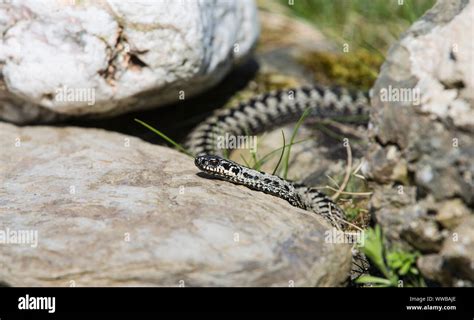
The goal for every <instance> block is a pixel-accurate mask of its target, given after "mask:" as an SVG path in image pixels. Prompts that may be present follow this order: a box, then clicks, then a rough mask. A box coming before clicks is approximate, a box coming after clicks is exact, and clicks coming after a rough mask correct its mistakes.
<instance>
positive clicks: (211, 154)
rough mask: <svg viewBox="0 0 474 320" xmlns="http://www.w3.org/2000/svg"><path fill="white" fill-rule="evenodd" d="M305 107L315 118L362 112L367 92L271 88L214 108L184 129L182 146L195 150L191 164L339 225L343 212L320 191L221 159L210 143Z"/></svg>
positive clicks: (254, 130)
mask: <svg viewBox="0 0 474 320" xmlns="http://www.w3.org/2000/svg"><path fill="white" fill-rule="evenodd" d="M307 109H310V115H309V116H310V117H317V118H328V117H335V116H345V115H350V116H352V115H361V116H368V114H369V97H368V95H367V94H366V93H363V92H359V91H350V90H347V89H345V88H340V87H331V88H329V87H321V86H314V87H302V88H298V89H289V90H280V91H274V92H271V93H267V94H264V95H260V96H257V97H255V98H253V99H251V100H250V101H248V102H244V103H240V104H239V105H236V106H234V107H232V108H229V109H222V110H218V111H217V112H216V113H215V114H214V115H212V116H211V117H209V118H208V119H206V120H205V121H204V122H203V123H201V124H200V125H199V126H198V127H196V128H195V129H194V130H193V131H192V132H191V133H190V135H189V137H188V139H187V143H186V147H187V148H188V150H190V151H191V152H193V153H194V154H195V155H196V159H195V164H196V166H197V167H198V168H199V169H200V170H202V171H204V172H205V173H207V174H209V175H211V176H213V177H215V178H218V179H221V180H225V181H229V182H232V183H235V184H241V185H245V186H247V187H249V188H251V189H254V190H258V191H262V192H265V193H268V194H271V195H274V196H277V197H280V198H282V199H285V200H287V201H288V202H289V203H290V204H291V205H293V206H295V207H299V208H302V209H305V210H309V211H312V212H314V213H316V214H318V215H321V216H322V217H324V218H325V219H326V220H327V221H328V222H330V223H331V225H332V226H334V227H336V228H338V229H344V228H345V225H344V223H343V221H344V216H345V214H344V212H343V211H342V210H341V209H340V208H339V207H338V206H337V205H336V204H335V203H334V202H333V201H332V200H331V199H330V198H328V197H327V196H326V195H325V194H323V193H322V192H320V191H318V190H316V189H314V188H310V187H307V186H305V185H303V184H300V183H295V182H291V181H288V180H284V179H282V178H280V177H278V176H274V175H270V174H267V173H264V172H261V171H257V170H253V169H250V168H247V167H244V166H242V165H240V164H238V163H235V162H233V161H230V160H226V159H224V158H223V157H222V156H223V153H224V150H222V149H219V148H218V146H217V143H216V141H217V139H216V138H217V137H218V136H224V135H226V134H227V135H234V136H239V135H255V134H259V133H262V132H264V131H267V130H270V129H273V128H275V127H277V126H281V125H284V124H287V123H290V122H293V121H296V120H298V119H299V118H300V117H301V115H302V114H303V112H305V110H307ZM359 122H360V121H359Z"/></svg>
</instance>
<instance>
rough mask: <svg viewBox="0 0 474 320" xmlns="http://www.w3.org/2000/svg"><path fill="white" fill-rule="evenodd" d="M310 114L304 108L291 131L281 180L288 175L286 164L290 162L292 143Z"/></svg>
mask: <svg viewBox="0 0 474 320" xmlns="http://www.w3.org/2000/svg"><path fill="white" fill-rule="evenodd" d="M310 113H311V109H310V108H306V110H305V111H304V112H303V114H302V115H301V117H300V118H299V120H298V122H297V123H296V126H295V128H294V129H293V134H292V135H291V139H290V145H289V146H288V151H287V152H286V157H285V161H284V162H283V179H286V177H287V175H288V167H289V165H288V163H289V161H290V153H291V147H292V145H293V141H294V140H295V137H296V133H297V132H298V130H299V128H300V126H301V124H302V123H303V121H304V120H305V119H306V118H307V117H308V116H309V114H310Z"/></svg>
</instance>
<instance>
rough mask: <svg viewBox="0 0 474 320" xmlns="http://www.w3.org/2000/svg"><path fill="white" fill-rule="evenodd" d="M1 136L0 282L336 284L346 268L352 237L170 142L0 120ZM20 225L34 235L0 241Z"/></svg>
mask: <svg viewBox="0 0 474 320" xmlns="http://www.w3.org/2000/svg"><path fill="white" fill-rule="evenodd" d="M0 135H1V136H2V139H1V140H0V149H1V150H2V152H1V153H0V177H2V184H1V187H2V189H0V233H1V234H0V236H1V237H0V239H1V240H2V242H1V243H0V257H1V260H0V283H2V284H5V285H10V286H70V285H76V286H179V285H183V286H291V285H294V286H337V285H340V284H341V283H342V282H344V281H345V280H346V278H347V276H348V275H349V270H350V266H351V260H352V255H351V247H350V245H348V244H344V243H335V242H334V241H327V238H326V231H327V230H330V227H329V226H328V225H327V223H326V222H325V221H324V219H322V218H321V217H319V216H317V215H315V214H314V213H311V212H308V211H304V210H301V209H298V208H295V207H293V206H291V205H290V204H289V203H287V202H286V201H285V200H283V199H279V198H276V197H273V196H271V195H267V194H264V193H261V192H255V191H252V190H250V189H248V188H246V187H243V186H237V185H234V184H232V183H228V182H223V181H219V180H211V179H205V178H203V177H200V176H198V175H197V173H198V171H199V170H198V169H197V168H196V167H195V166H194V164H193V160H192V159H191V158H188V157H187V156H185V155H183V154H181V153H178V152H176V151H174V150H171V149H169V148H164V147H160V146H155V145H152V144H149V143H147V142H143V141H141V140H140V139H137V138H132V137H130V136H126V135H122V134H118V133H112V132H107V131H104V130H97V129H81V128H73V127H66V128H54V127H42V126H35V127H22V128H20V127H16V126H15V125H12V124H6V123H0ZM328 228H329V229H328ZM19 231H34V232H37V240H38V241H37V244H36V243H35V241H30V242H28V243H23V244H18V243H5V235H6V233H10V234H11V232H19ZM33 238H34V237H31V238H30V239H31V240H34V239H33ZM10 239H12V238H11V237H10ZM25 239H27V238H25Z"/></svg>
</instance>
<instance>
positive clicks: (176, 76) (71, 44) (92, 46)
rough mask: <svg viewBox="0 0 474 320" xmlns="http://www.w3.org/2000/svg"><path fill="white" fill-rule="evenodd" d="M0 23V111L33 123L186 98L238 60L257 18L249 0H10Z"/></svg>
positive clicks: (253, 35) (254, 33)
mask: <svg viewBox="0 0 474 320" xmlns="http://www.w3.org/2000/svg"><path fill="white" fill-rule="evenodd" d="M72 3H75V4H73V5H72ZM0 32H1V34H2V36H1V39H0V75H1V77H0V118H1V119H4V120H7V121H10V122H14V123H38V122H48V121H54V120H62V119H65V118H68V117H86V116H87V117H107V116H113V115H117V114H122V113H125V112H127V111H136V110H145V109H150V108H154V107H158V106H162V105H166V104H169V103H173V102H176V101H179V100H180V99H181V100H182V99H186V98H189V97H192V96H194V95H196V94H198V93H200V92H203V91H205V90H206V89H209V88H211V87H212V86H214V85H215V84H216V83H218V82H219V81H220V80H221V79H222V78H223V77H224V76H225V75H226V74H227V73H228V71H229V70H230V69H231V67H232V66H233V65H235V64H237V63H239V62H241V61H243V60H245V59H246V57H247V56H248V55H249V54H250V53H251V52H252V49H253V47H254V46H255V43H256V41H257V39H258V35H259V24H258V20H257V9H256V5H255V3H254V1H253V0H242V1H222V0H212V1H209V0H199V1H165V0H159V1H150V0H140V1H120V0H106V1H89V0H87V1H80V2H79V1H76V2H71V1H46V2H38V1H34V0H12V1H7V2H3V3H2V4H0Z"/></svg>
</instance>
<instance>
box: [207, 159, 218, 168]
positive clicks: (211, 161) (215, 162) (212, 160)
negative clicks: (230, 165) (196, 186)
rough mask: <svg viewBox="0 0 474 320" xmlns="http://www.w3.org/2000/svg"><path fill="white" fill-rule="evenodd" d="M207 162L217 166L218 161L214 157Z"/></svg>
mask: <svg viewBox="0 0 474 320" xmlns="http://www.w3.org/2000/svg"><path fill="white" fill-rule="evenodd" d="M209 164H210V165H211V166H217V164H218V161H217V160H215V159H211V160H209Z"/></svg>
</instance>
